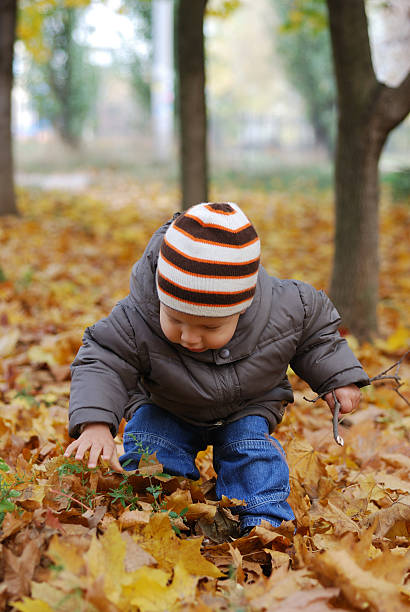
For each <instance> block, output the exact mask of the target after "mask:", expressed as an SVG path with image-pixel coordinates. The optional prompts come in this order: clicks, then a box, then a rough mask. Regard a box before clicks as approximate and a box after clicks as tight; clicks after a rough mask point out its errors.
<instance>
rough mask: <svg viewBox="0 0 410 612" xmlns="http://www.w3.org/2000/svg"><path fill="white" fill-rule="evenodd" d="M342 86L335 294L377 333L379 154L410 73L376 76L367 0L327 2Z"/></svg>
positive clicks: (406, 97) (360, 323) (358, 323)
mask: <svg viewBox="0 0 410 612" xmlns="http://www.w3.org/2000/svg"><path fill="white" fill-rule="evenodd" d="M327 4H328V9H329V21H330V33H331V39H332V49H333V60H334V66H335V73H336V82H337V89H338V113H339V117H338V136H337V147H336V159H335V196H336V237H335V254H334V261H333V274H332V281H331V289H330V295H331V298H332V300H333V301H334V303H335V305H336V307H337V308H338V310H339V311H340V313H341V315H342V318H343V325H344V326H345V327H347V328H348V329H349V330H350V331H351V332H352V333H353V334H355V335H356V336H357V337H358V338H359V339H360V340H371V339H372V337H374V335H375V334H376V333H377V303H378V279H379V254H378V236H379V177H378V164H379V158H380V154H381V152H382V149H383V146H384V143H385V142H386V138H387V136H388V134H389V132H390V131H391V130H392V129H393V128H394V127H395V126H396V125H397V124H398V123H400V121H402V120H403V119H404V118H405V116H406V115H407V113H408V111H409V110H410V77H409V76H408V77H407V78H406V79H405V80H404V81H403V83H402V84H401V85H400V86H399V87H397V88H390V87H386V86H384V85H382V84H381V83H379V82H378V81H377V79H376V76H375V74H374V70H373V65H372V60H371V55H370V45H369V37H368V29H367V19H366V13H365V9H364V2H363V1H362V0H327Z"/></svg>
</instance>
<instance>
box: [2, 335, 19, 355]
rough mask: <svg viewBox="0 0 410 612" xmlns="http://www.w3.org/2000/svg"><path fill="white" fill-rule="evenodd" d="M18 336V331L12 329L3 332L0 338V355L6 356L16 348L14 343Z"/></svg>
mask: <svg viewBox="0 0 410 612" xmlns="http://www.w3.org/2000/svg"><path fill="white" fill-rule="evenodd" d="M19 337H20V331H19V330H18V329H14V330H13V331H10V332H7V333H6V334H3V335H2V336H1V338H0V357H8V355H11V354H12V353H13V351H14V349H15V348H16V344H17V342H18V339H19Z"/></svg>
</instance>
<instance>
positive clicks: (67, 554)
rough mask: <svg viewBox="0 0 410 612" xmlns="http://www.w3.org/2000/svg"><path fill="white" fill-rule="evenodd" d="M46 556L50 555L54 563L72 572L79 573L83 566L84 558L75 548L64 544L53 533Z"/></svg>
mask: <svg viewBox="0 0 410 612" xmlns="http://www.w3.org/2000/svg"><path fill="white" fill-rule="evenodd" d="M47 556H48V557H50V558H51V559H52V560H53V561H54V563H55V564H56V565H59V566H61V565H62V566H63V567H64V568H66V569H67V570H68V571H69V572H71V573H73V574H79V573H80V571H81V568H82V567H83V566H84V560H83V558H82V557H81V555H80V554H79V553H78V552H77V550H76V549H75V548H74V547H73V546H70V545H69V544H65V543H64V542H63V541H62V539H61V538H60V537H58V536H57V535H54V536H53V537H52V539H51V542H50V546H49V547H48V551H47Z"/></svg>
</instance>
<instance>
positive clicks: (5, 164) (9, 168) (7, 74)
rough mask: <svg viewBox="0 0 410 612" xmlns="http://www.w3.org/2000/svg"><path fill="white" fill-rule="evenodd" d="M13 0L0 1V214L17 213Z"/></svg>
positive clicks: (14, 7) (15, 13) (14, 1)
mask: <svg viewBox="0 0 410 612" xmlns="http://www.w3.org/2000/svg"><path fill="white" fill-rule="evenodd" d="M16 15H17V0H2V1H1V2H0V215H16V214H18V211H17V207H16V200H15V195H14V182H13V154H12V141H11V90H12V84H13V49H14V41H15V36H16Z"/></svg>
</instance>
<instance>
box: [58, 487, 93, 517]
mask: <svg viewBox="0 0 410 612" xmlns="http://www.w3.org/2000/svg"><path fill="white" fill-rule="evenodd" d="M50 492H51V493H55V494H56V495H63V496H64V497H67V499H71V501H73V502H75V503H76V504H79V505H80V506H82V507H83V508H85V509H86V510H89V511H90V512H94V510H93V509H92V508H90V507H89V506H86V505H85V504H83V502H80V501H78V499H76V498H75V497H72V496H71V495H67V493H63V492H62V491H56V490H55V489H50Z"/></svg>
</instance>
